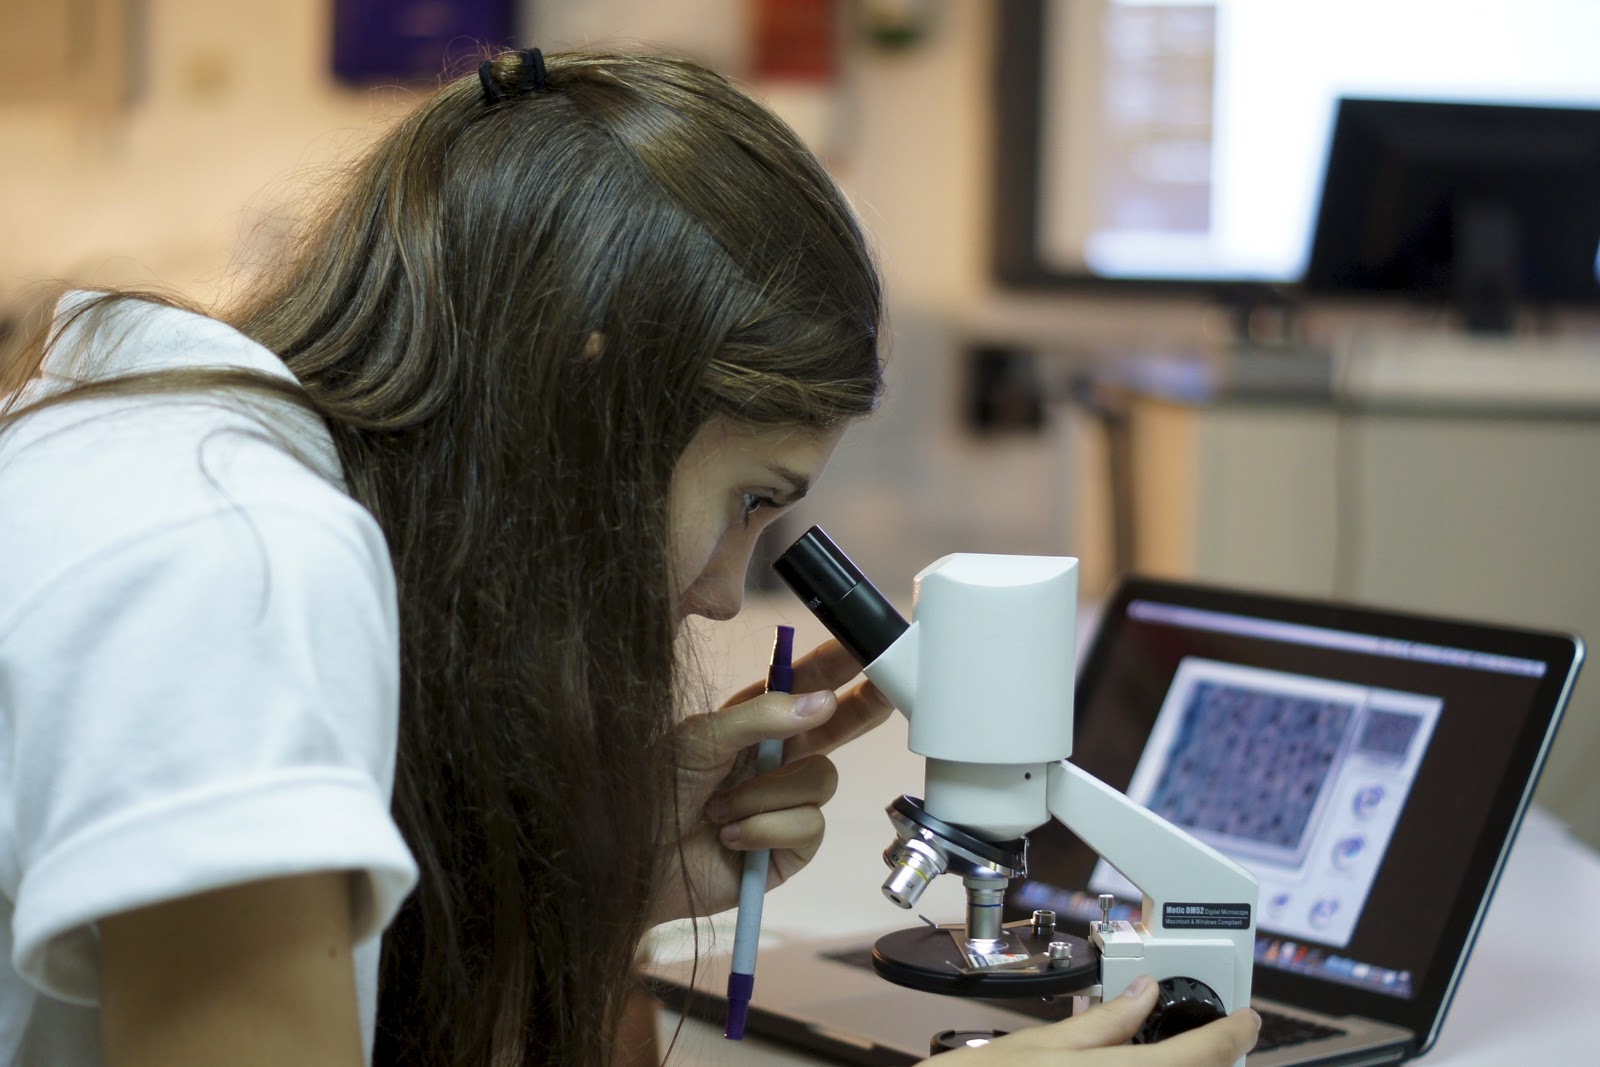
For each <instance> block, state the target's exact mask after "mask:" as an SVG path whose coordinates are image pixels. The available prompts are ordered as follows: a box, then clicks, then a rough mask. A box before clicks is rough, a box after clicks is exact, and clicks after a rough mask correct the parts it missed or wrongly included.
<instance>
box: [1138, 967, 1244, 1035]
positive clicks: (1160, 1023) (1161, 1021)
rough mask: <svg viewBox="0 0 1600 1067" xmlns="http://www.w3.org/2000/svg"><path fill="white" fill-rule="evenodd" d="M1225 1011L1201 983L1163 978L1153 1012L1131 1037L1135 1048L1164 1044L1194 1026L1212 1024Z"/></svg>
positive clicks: (1184, 979) (1218, 999)
mask: <svg viewBox="0 0 1600 1067" xmlns="http://www.w3.org/2000/svg"><path fill="white" fill-rule="evenodd" d="M1226 1014H1227V1012H1226V1011H1224V1010H1223V1007H1222V998H1221V997H1219V996H1217V994H1216V991H1215V990H1213V989H1212V988H1211V987H1210V986H1208V985H1206V984H1205V983H1204V982H1199V981H1196V980H1195V979H1193V978H1163V979H1162V980H1161V982H1160V994H1159V996H1157V998H1156V1006H1155V1010H1154V1011H1152V1012H1151V1013H1150V1017H1149V1018H1148V1019H1146V1020H1145V1021H1144V1025H1143V1026H1141V1027H1140V1028H1139V1032H1138V1033H1137V1034H1134V1035H1133V1043H1134V1044H1135V1045H1148V1044H1151V1043H1153V1042H1156V1041H1165V1040H1166V1039H1167V1038H1169V1037H1176V1036H1177V1035H1179V1034H1182V1033H1187V1032H1188V1031H1190V1030H1193V1029H1195V1028H1196V1027H1200V1026H1204V1025H1205V1024H1206V1023H1209V1022H1214V1021H1216V1020H1217V1019H1220V1018H1222V1017H1223V1016H1224V1015H1226Z"/></svg>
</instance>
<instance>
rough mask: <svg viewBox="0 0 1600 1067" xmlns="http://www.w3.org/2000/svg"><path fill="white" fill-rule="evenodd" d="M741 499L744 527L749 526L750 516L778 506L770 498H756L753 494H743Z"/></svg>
mask: <svg viewBox="0 0 1600 1067" xmlns="http://www.w3.org/2000/svg"><path fill="white" fill-rule="evenodd" d="M743 497H744V515H743V519H744V524H745V525H746V526H749V525H750V516H752V515H754V514H755V513H756V512H758V511H760V510H761V509H762V508H775V507H777V506H778V502H777V501H776V500H774V499H772V498H771V497H770V496H758V495H756V494H755V493H745V494H743Z"/></svg>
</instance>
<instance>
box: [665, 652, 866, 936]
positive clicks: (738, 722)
mask: <svg viewBox="0 0 1600 1067" xmlns="http://www.w3.org/2000/svg"><path fill="white" fill-rule="evenodd" d="M860 671H861V667H860V665H859V664H858V663H857V662H856V661H855V659H854V657H852V656H851V655H850V653H848V652H846V651H845V650H844V648H843V646H841V645H840V644H839V643H838V642H836V641H830V642H828V643H827V644H824V645H822V646H820V647H818V648H817V649H815V650H813V651H812V652H810V653H809V654H807V655H806V656H804V657H802V658H800V659H799V660H798V661H796V663H795V665H794V689H795V692H794V695H792V696H791V695H789V694H786V693H767V692H764V691H763V690H764V688H765V687H764V685H762V684H761V683H757V684H755V685H752V686H749V687H747V688H746V689H744V690H743V691H741V692H739V693H737V694H736V695H734V696H733V697H732V698H731V699H730V700H729V701H728V702H727V703H726V704H724V705H723V706H722V707H721V708H720V709H719V710H717V711H714V712H711V713H709V714H705V715H694V716H691V717H689V718H687V719H685V720H684V721H683V722H682V723H681V724H680V725H679V727H678V731H677V738H676V740H677V746H678V779H677V806H678V810H677V818H678V821H677V830H678V840H679V842H680V844H681V845H682V849H683V864H682V865H681V866H680V864H679V860H678V856H677V853H676V851H670V852H669V853H668V855H667V856H665V857H664V858H663V863H664V865H665V866H664V869H663V874H662V879H661V886H662V889H661V891H660V892H659V893H658V895H657V900H656V902H655V904H654V906H653V907H652V909H651V921H652V922H655V923H661V922H666V921H667V920H669V919H677V918H683V917H685V916H688V915H690V914H698V915H710V914H713V913H715V912H719V911H723V910H725V909H727V908H731V907H733V906H734V904H736V903H738V899H739V874H740V871H741V869H742V868H743V866H744V853H745V852H746V851H748V850H750V849H758V848H768V849H771V850H772V862H771V864H770V866H769V867H768V868H767V871H768V873H767V888H768V889H771V888H772V887H773V886H777V885H781V884H783V882H785V881H786V880H787V879H788V878H789V877H790V876H792V875H793V874H794V873H795V872H796V871H798V870H799V869H800V868H802V867H804V866H805V865H806V864H807V863H809V862H810V860H811V857H812V856H814V855H816V852H817V848H818V846H820V845H821V844H822V831H823V819H822V811H821V808H822V805H823V804H825V803H827V802H828V800H829V798H831V797H832V796H833V791H834V788H835V786H836V785H837V784H838V773H837V772H836V771H835V770H834V767H833V762H832V761H831V760H829V759H828V756H827V754H828V753H829V752H832V751H833V750H834V749H836V748H838V747H839V746H840V745H842V744H844V743H846V742H847V741H851V740H854V739H855V738H857V737H859V736H861V735H862V734H864V733H866V732H867V731H868V730H870V729H872V728H873V727H874V726H877V725H878V724H879V723H881V722H883V720H884V719H886V718H888V716H889V712H890V711H891V710H892V708H891V706H890V704H889V701H888V700H887V699H886V698H885V697H884V696H883V694H881V693H879V692H878V690H877V689H876V688H874V687H873V685H872V684H871V683H870V682H866V681H863V682H861V683H859V684H857V685H855V686H853V687H851V688H850V689H848V690H846V691H845V692H844V693H842V694H839V695H836V694H835V692H834V690H836V689H838V688H839V687H840V686H842V685H844V684H845V683H846V682H848V681H850V679H852V678H854V677H855V676H856V675H857V674H859V673H860ZM768 738H781V739H783V741H784V746H783V763H782V765H781V766H779V767H778V769H777V770H775V771H773V772H772V773H770V774H766V775H762V776H760V777H758V778H750V777H748V775H749V774H750V771H751V768H752V767H753V766H754V759H753V755H754V751H755V746H756V745H757V744H759V743H760V742H761V741H763V740H766V739H768ZM691 904H692V905H693V906H692V909H691Z"/></svg>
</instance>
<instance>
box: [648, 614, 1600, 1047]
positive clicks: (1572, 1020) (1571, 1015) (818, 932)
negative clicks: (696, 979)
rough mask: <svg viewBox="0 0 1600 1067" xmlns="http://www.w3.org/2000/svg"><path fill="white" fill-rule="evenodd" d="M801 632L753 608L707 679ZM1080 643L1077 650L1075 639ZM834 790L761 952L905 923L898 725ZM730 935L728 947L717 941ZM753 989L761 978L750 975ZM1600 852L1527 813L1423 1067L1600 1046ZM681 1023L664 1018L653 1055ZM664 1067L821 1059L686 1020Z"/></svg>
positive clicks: (721, 646)
mask: <svg viewBox="0 0 1600 1067" xmlns="http://www.w3.org/2000/svg"><path fill="white" fill-rule="evenodd" d="M780 622H782V623H787V624H788V625H791V626H794V627H795V628H796V640H795V645H796V648H797V649H799V648H809V647H811V646H812V645H814V644H816V643H818V642H820V641H821V640H823V639H824V638H825V636H826V635H825V634H824V632H823V630H822V628H821V626H820V625H819V624H818V623H816V621H815V620H814V619H811V618H810V617H809V615H808V614H807V613H806V612H805V611H804V609H802V608H801V607H800V606H799V604H798V603H795V602H793V601H789V602H787V603H785V602H780V601H776V600H775V601H773V602H770V603H768V602H759V603H753V604H751V605H750V606H749V607H748V608H747V609H746V611H745V612H744V613H743V614H741V615H740V616H739V617H738V618H737V619H736V620H734V621H732V622H729V623H724V624H720V625H719V626H717V627H714V628H712V629H711V631H710V633H708V634H707V636H706V637H705V639H704V640H705V641H706V646H707V647H706V652H707V656H706V658H707V661H708V663H709V664H711V665H713V666H714V667H715V678H714V681H715V682H716V683H717V684H718V686H719V689H721V690H724V691H725V690H726V689H727V688H729V687H730V686H731V685H732V683H733V682H734V681H736V680H744V681H748V680H750V679H752V678H755V677H758V676H760V675H761V673H762V672H763V671H764V669H765V668H764V662H765V660H764V657H765V656H766V654H767V652H768V651H769V650H770V648H771V642H772V626H773V625H775V624H777V623H780ZM1080 643H1081V642H1080ZM834 763H835V764H836V765H837V766H838V769H839V791H838V793H837V794H836V795H835V797H834V799H833V801H832V803H830V804H829V805H828V807H827V808H826V809H825V811H826V814H827V818H828V833H827V837H826V839H825V840H824V842H823V845H822V848H821V849H820V850H819V851H818V853H817V856H816V858H815V859H814V860H813V861H812V862H811V865H810V866H809V867H807V868H806V870H804V871H802V872H801V873H800V874H799V875H798V876H796V877H795V878H794V879H793V880H791V881H790V882H789V883H788V884H786V885H783V886H780V887H778V888H777V889H775V890H773V891H772V892H771V893H769V894H768V895H767V903H766V907H765V909H764V931H765V932H764V937H763V943H764V944H766V943H769V941H770V942H776V941H778V940H780V939H783V938H796V937H798V938H810V937H820V936H836V935H841V934H851V933H869V932H871V931H874V930H881V929H885V928H893V927H896V926H900V925H903V924H904V922H905V919H906V915H905V913H904V912H902V911H900V910H899V909H897V908H895V907H894V906H893V905H891V904H889V903H888V902H886V901H885V900H884V899H883V897H882V895H881V894H880V893H879V889H878V887H879V884H880V883H881V881H882V861H881V859H880V858H879V857H880V854H881V853H882V851H883V846H884V845H885V844H887V843H888V841H889V838H890V836H891V831H890V829H889V823H888V820H887V819H886V818H885V817H884V815H883V806H884V804H885V803H887V802H888V801H889V800H891V799H892V798H893V797H894V796H895V795H897V794H899V793H902V792H911V793H920V792H921V789H922V762H921V758H920V757H918V756H916V755H914V754H913V753H911V752H910V751H908V750H907V749H906V724H905V720H904V718H902V717H901V716H899V715H896V716H894V717H893V718H892V719H891V720H890V721H889V722H888V723H886V724H885V725H884V726H883V727H881V728H880V729H878V730H876V731H874V732H873V733H872V734H870V735H869V736H867V737H865V738H863V739H861V740H859V741H857V742H856V743H854V744H852V745H848V746H846V747H845V748H843V749H840V750H839V751H838V752H837V753H835V755H834ZM962 903H963V897H962V891H961V884H960V882H959V881H958V880H956V879H952V878H941V879H938V880H936V881H935V882H934V883H933V885H932V886H931V887H930V888H929V890H928V892H927V893H926V895H925V896H924V897H923V899H922V902H921V903H920V904H919V907H918V910H919V911H921V912H922V913H923V914H926V915H929V916H931V917H933V918H936V919H939V920H940V921H949V920H953V919H956V918H957V917H959V916H960V914H961V911H962ZM711 925H712V936H713V937H714V938H717V939H719V940H718V941H717V944H721V945H727V944H730V943H731V929H732V927H731V924H730V923H728V922H727V921H725V920H724V921H716V922H713V923H712V924H711ZM722 938H728V939H729V940H720V939H722ZM757 980H758V981H759V969H758V978H757ZM1596 989H1600V854H1597V853H1596V852H1595V851H1594V850H1592V849H1590V848H1589V847H1587V846H1585V845H1583V844H1582V843H1580V842H1578V841H1576V840H1574V839H1573V838H1571V837H1570V836H1569V835H1568V834H1567V832H1566V830H1565V827H1564V826H1563V825H1562V824H1561V823H1560V822H1559V821H1558V820H1557V819H1555V818H1554V817H1553V816H1551V815H1549V814H1548V813H1546V812H1544V811H1543V810H1541V809H1539V808H1533V809H1531V810H1530V811H1529V813H1528V816H1527V818H1526V820H1525V821H1524V823H1523V826H1522V831H1521V833H1520V834H1519V836H1518V839H1517V843H1516V845H1515V847H1514V848H1513V850H1512V853H1511V857H1510V859H1509V861H1508V862H1507V865H1506V869H1505V871H1504V872H1503V874H1502V876H1501V880H1500V887H1499V890H1498V891H1497V892H1496V895H1495V899H1494V903H1493V904H1492V905H1491V907H1490V910H1489V914H1488V916H1487V918H1486V919H1485V921H1484V925H1483V928H1482V930H1481V931H1480V933H1479V936H1478V943H1477V947H1476V949H1475V950H1474V952H1473V954H1472V958H1471V961H1470V962H1469V964H1468V967H1467V971H1466V974H1465V975H1464V976H1463V979H1462V982H1461V985H1460V987H1459V989H1458V990H1457V993H1456V998H1455V1003H1454V1005H1453V1006H1452V1007H1451V1009H1450V1013H1449V1016H1448V1017H1447V1019H1446V1023H1445V1028H1444V1032H1443V1034H1442V1035H1441V1036H1440V1038H1439V1041H1438V1043H1437V1044H1436V1045H1435V1047H1434V1049H1433V1051H1432V1052H1430V1053H1429V1054H1428V1055H1427V1056H1425V1057H1423V1058H1422V1059H1421V1060H1418V1061H1414V1062H1417V1063H1421V1064H1424V1065H1426V1067H1505V1065H1507V1064H1527V1065H1529V1067H1534V1065H1537V1067H1569V1065H1571V1067H1576V1065H1579V1064H1587V1063H1594V1062H1596V1058H1597V1052H1596V1050H1597V1049H1600V1009H1597V1007H1596V1004H1595V1001H1594V990H1596ZM677 1022H678V1020H677V1016H676V1015H673V1014H671V1013H663V1017H662V1019H661V1033H662V1048H665V1047H666V1045H667V1043H668V1042H669V1041H670V1040H671V1039H672V1033H673V1030H674V1028H675V1027H676V1025H677ZM671 1062H678V1063H685V1064H695V1065H703V1067H716V1065H729V1067H744V1065H767V1064H815V1063H817V1062H820V1061H818V1060H817V1059H816V1058H814V1057H811V1056H808V1055H806V1054H803V1053H800V1052H797V1051H795V1050H793V1049H788V1048H783V1047H779V1046H776V1045H773V1044H770V1043H768V1042H764V1041H760V1040H756V1039H746V1040H745V1041H743V1042H733V1041H727V1040H724V1039H723V1037H722V1033H721V1031H720V1029H718V1028H717V1027H714V1026H711V1025H708V1024H706V1023H702V1022H698V1021H695V1020H692V1019H691V1020H685V1021H684V1025H683V1030H682V1032H681V1033H680V1034H679V1036H678V1042H677V1047H676V1049H674V1052H673V1057H672V1061H671Z"/></svg>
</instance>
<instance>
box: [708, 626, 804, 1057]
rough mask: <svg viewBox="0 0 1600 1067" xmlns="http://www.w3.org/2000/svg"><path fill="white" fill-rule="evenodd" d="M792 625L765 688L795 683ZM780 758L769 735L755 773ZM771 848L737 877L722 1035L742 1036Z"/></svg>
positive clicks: (752, 855)
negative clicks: (731, 947) (737, 904)
mask: <svg viewBox="0 0 1600 1067" xmlns="http://www.w3.org/2000/svg"><path fill="white" fill-rule="evenodd" d="M793 661H794V627H793V626H780V627H778V634H777V637H776V638H775V639H774V640H773V642H772V663H771V666H769V667H768V668H767V692H769V693H787V692H789V691H790V690H792V689H793V687H794V669H793V667H792V664H793ZM782 762H783V741H782V740H780V739H777V738H768V739H767V740H765V741H763V742H761V744H759V745H757V746H756V773H757V774H767V773H769V772H771V771H775V770H777V769H778V765H779V764H780V763H782ZM771 858H772V852H771V850H770V849H765V848H755V849H751V850H750V851H749V852H746V853H745V854H744V874H743V876H742V877H741V878H740V880H739V917H738V919H737V920H736V921H735V923H734V927H733V966H732V968H731V969H730V970H729V971H728V1025H727V1027H726V1029H724V1030H723V1033H722V1036H723V1037H726V1038H727V1039H728V1040H730V1041H741V1040H743V1039H744V1021H745V1016H746V1015H748V1014H749V1011H750V994H751V992H752V990H754V989H755V984H756V943H757V942H758V941H759V940H760V939H761V902H762V901H763V900H764V899H765V894H766V892H767V864H768V862H769V861H770V859H771Z"/></svg>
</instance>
